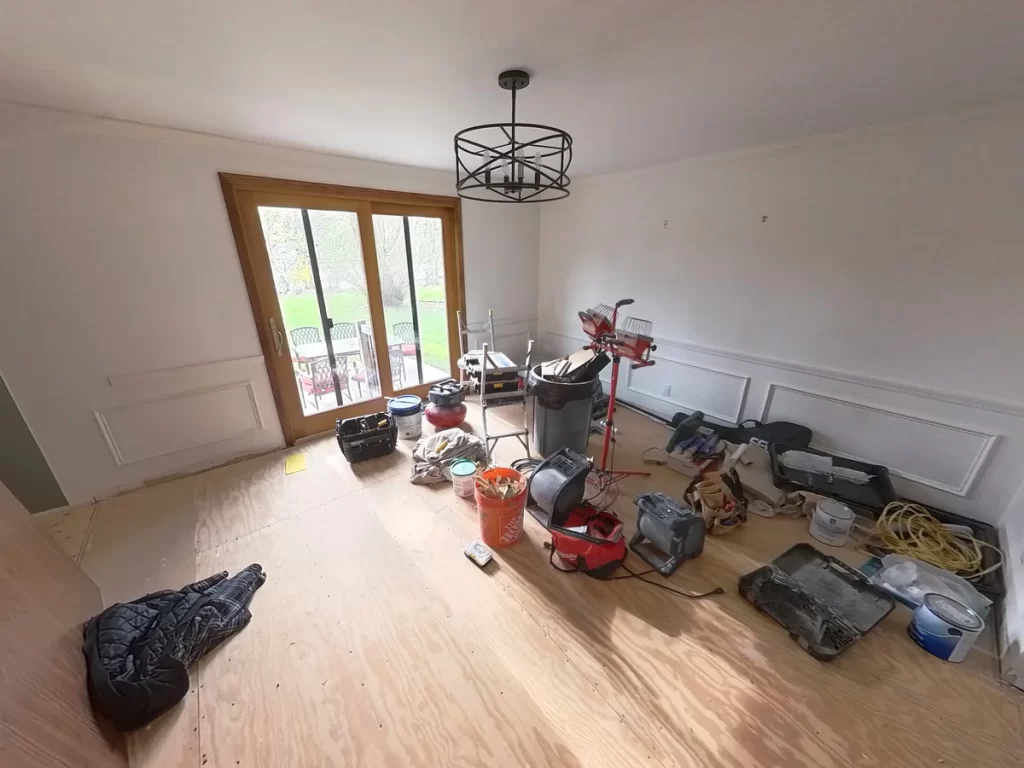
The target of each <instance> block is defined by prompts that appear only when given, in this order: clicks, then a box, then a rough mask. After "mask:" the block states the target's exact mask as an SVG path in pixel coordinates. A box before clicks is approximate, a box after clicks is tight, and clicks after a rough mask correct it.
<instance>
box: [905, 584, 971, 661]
mask: <svg viewBox="0 0 1024 768" xmlns="http://www.w3.org/2000/svg"><path fill="white" fill-rule="evenodd" d="M984 629H985V622H984V621H983V620H982V618H981V617H980V616H979V615H978V614H976V613H975V612H974V611H972V610H971V609H970V608H968V607H967V606H966V605H964V604H963V603H958V602H957V601H956V600H954V599H953V598H951V597H946V596H945V595H940V594H936V593H934V592H933V593H931V594H928V595H925V596H924V601H923V602H922V603H921V604H920V605H919V606H917V608H915V609H914V615H913V617H911V619H910V626H909V627H907V632H908V633H909V634H910V637H911V638H912V639H913V640H914V642H915V643H917V644H918V645H920V646H921V647H922V648H924V649H925V650H926V651H928V653H930V654H931V655H932V656H938V657H939V658H940V659H945V660H946V661H963V660H964V656H966V655H967V652H968V651H969V650H971V647H972V646H973V645H974V641H975V640H977V639H978V635H980V634H981V632H982V630H984Z"/></svg>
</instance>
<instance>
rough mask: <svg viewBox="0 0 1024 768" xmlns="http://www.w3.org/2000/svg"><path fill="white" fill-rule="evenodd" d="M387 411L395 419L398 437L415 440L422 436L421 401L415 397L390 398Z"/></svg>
mask: <svg viewBox="0 0 1024 768" xmlns="http://www.w3.org/2000/svg"><path fill="white" fill-rule="evenodd" d="M388 411H389V412H390V413H391V415H392V416H394V417H395V425H396V426H397V427H398V436H399V437H400V438H402V439H403V440H415V439H416V438H418V437H419V436H420V435H422V434H423V401H422V400H420V399H419V398H418V397H416V395H401V396H399V397H393V398H391V400H389V401H388Z"/></svg>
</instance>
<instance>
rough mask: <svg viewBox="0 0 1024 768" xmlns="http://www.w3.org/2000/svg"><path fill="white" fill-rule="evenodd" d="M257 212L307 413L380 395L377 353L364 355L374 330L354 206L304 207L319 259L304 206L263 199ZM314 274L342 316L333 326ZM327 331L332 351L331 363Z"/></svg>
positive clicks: (333, 314)
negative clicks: (326, 320)
mask: <svg viewBox="0 0 1024 768" xmlns="http://www.w3.org/2000/svg"><path fill="white" fill-rule="evenodd" d="M259 214H260V223H261V225H262V227H263V238H264V241H265V243H266V246H267V254H268V256H269V257H270V267H271V271H272V273H273V275H274V287H275V289H276V290H277V298H278V302H279V303H280V306H281V315H282V317H283V319H284V329H283V332H284V337H285V340H286V343H287V345H288V349H289V351H290V354H291V358H292V368H293V370H294V374H295V386H296V389H297V391H298V393H299V401H300V402H301V403H302V410H303V413H305V414H306V415H310V414H313V413H319V412H322V411H329V410H333V409H335V408H338V407H339V406H342V405H348V404H350V403H353V402H359V401H360V400H365V399H367V398H371V397H379V396H380V383H379V377H378V376H377V374H376V368H377V367H376V361H375V359H374V358H373V356H372V355H369V356H370V357H371V359H373V360H374V362H373V364H372V366H370V368H369V369H368V368H367V366H366V365H365V364H364V363H363V359H364V357H365V356H366V353H367V352H372V339H373V333H372V331H371V330H370V313H369V310H368V309H367V302H366V274H365V272H364V271H363V256H362V249H361V246H360V241H359V226H358V219H357V216H356V214H355V213H350V212H337V211H307V214H308V216H309V223H310V232H311V233H312V235H313V248H314V251H315V256H316V258H315V259H313V258H311V257H310V253H309V247H308V241H307V239H306V229H305V225H304V223H303V220H302V209H301V208H273V207H266V206H260V207H259ZM317 274H319V276H320V281H321V285H322V287H323V291H324V299H325V303H326V306H327V314H328V317H329V319H334V320H337V321H338V324H337V325H334V326H333V327H331V325H330V324H328V325H327V326H326V327H325V325H324V322H323V318H322V317H321V313H320V303H319V300H318V298H317V294H316V281H315V277H316V275H317ZM361 322H362V323H364V324H365V325H361V324H360V323H361ZM360 328H363V330H364V333H363V334H362V336H361V335H360V334H359V329H360ZM328 334H330V338H331V344H332V347H333V350H334V354H335V358H334V359H335V367H334V369H333V370H332V368H331V361H330V356H329V354H328V349H327V338H328ZM367 341H369V344H370V346H369V348H365V347H366V343H367Z"/></svg>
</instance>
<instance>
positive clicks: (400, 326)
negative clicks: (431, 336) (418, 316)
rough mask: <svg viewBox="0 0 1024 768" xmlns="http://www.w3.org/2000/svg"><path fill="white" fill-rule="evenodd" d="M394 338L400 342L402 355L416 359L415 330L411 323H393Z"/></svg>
mask: <svg viewBox="0 0 1024 768" xmlns="http://www.w3.org/2000/svg"><path fill="white" fill-rule="evenodd" d="M392 327H393V328H394V331H395V336H397V337H398V338H400V339H401V340H402V354H403V355H405V356H406V357H416V329H415V328H414V327H413V324H412V323H395V324H394V326H392Z"/></svg>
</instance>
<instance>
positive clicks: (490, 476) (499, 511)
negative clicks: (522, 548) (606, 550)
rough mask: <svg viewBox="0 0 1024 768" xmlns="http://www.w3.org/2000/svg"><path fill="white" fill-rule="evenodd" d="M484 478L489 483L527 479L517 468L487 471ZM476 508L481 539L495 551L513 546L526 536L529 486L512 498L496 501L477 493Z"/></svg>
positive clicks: (499, 468)
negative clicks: (527, 491)
mask: <svg viewBox="0 0 1024 768" xmlns="http://www.w3.org/2000/svg"><path fill="white" fill-rule="evenodd" d="M481 476H482V477H484V478H485V479H487V480H497V479H498V478H501V477H507V478H510V479H512V480H522V479H523V476H522V475H521V474H520V473H518V472H516V471H515V470H514V469H508V468H507V467H494V468H492V469H486V470H484V471H483V472H482V473H481ZM475 494H476V508H477V511H478V512H479V513H480V538H481V539H483V542H484V544H486V545H487V546H488V547H491V548H492V549H501V548H502V547H511V546H512V545H513V544H515V543H516V542H517V541H519V537H520V536H522V535H523V510H524V509H525V508H526V487H525V483H524V486H523V490H522V492H520V493H519V494H518V495H517V496H513V497H512V498H510V499H494V498H491V497H490V496H484V495H483V494H481V493H480V490H479V489H477V490H476V491H475Z"/></svg>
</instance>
